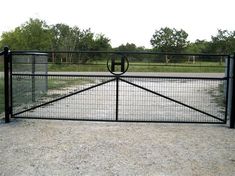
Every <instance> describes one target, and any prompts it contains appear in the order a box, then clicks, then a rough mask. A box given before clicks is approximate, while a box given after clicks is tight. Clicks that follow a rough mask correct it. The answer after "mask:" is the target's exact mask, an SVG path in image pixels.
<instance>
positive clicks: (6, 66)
mask: <svg viewBox="0 0 235 176" xmlns="http://www.w3.org/2000/svg"><path fill="white" fill-rule="evenodd" d="M4 95H5V123H9V122H10V106H9V103H10V100H9V98H10V96H9V48H8V47H4Z"/></svg>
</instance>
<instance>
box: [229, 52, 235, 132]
mask: <svg viewBox="0 0 235 176" xmlns="http://www.w3.org/2000/svg"><path fill="white" fill-rule="evenodd" d="M232 63H233V75H232V93H231V97H232V101H231V115H230V128H234V126H235V98H234V96H235V90H234V89H235V80H234V76H235V53H234V54H233V62H232Z"/></svg>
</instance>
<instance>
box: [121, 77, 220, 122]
mask: <svg viewBox="0 0 235 176" xmlns="http://www.w3.org/2000/svg"><path fill="white" fill-rule="evenodd" d="M120 80H121V81H123V82H125V83H127V84H130V85H132V86H135V87H138V88H140V89H143V90H145V91H147V92H150V93H153V94H155V95H158V96H160V97H162V98H165V99H167V100H170V101H173V102H175V103H177V104H180V105H182V106H185V107H187V108H189V109H192V110H195V111H198V112H200V113H202V114H204V115H207V116H210V117H212V118H214V119H217V120H219V121H222V122H224V120H223V119H220V118H218V117H216V116H214V115H211V114H209V113H206V112H204V111H201V110H200V109H197V108H195V107H192V106H189V105H187V104H185V103H182V102H180V101H177V100H175V99H172V98H169V97H167V96H165V95H162V94H160V93H157V92H155V91H152V90H150V89H147V88H145V87H142V86H140V85H137V84H134V83H132V82H129V81H126V80H124V79H121V78H120Z"/></svg>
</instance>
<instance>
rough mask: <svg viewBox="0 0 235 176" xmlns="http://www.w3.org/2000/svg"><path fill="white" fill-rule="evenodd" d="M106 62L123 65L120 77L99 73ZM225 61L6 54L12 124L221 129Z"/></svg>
mask: <svg viewBox="0 0 235 176" xmlns="http://www.w3.org/2000/svg"><path fill="white" fill-rule="evenodd" d="M113 55H117V57H122V56H125V57H126V58H128V60H129V70H128V72H127V73H126V74H124V75H122V76H117V75H116V76H115V75H112V74H110V73H108V72H107V60H109V59H110V58H113ZM227 59H228V57H226V56H225V55H187V54H185V55H183V54H182V55H179V54H176V55H173V54H170V55H169V54H158V53H127V52H125V53H122V52H120V53H113V52H103V53H100V52H98V53H94V52H64V53H63V52H47V53H45V52H43V53H35V52H34V53H28V52H20V53H17V52H13V53H12V76H11V81H12V110H13V112H12V113H13V117H18V118H19V117H21V118H46V119H71V120H78V119H79V120H111V121H117V120H118V121H154V122H155V121H156V122H197V123H225V121H226V115H227V108H226V107H227V98H228V95H227V85H228V82H227V81H228V78H227V76H226V74H225V73H226V72H227V71H226V68H227V61H228V60H227ZM120 68H121V66H119V65H117V68H115V69H116V70H120Z"/></svg>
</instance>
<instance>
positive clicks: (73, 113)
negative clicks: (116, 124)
mask: <svg viewBox="0 0 235 176" xmlns="http://www.w3.org/2000/svg"><path fill="white" fill-rule="evenodd" d="M38 79H43V76H38V78H37V80H38ZM115 88H116V87H115V82H113V78H109V77H79V76H78V77H74V76H66V77H65V76H48V91H47V92H46V93H45V94H41V96H40V97H38V98H37V99H36V100H35V102H34V103H27V104H24V105H23V106H22V104H21V106H19V107H18V108H17V107H14V109H13V111H14V113H18V112H20V111H22V110H24V109H30V108H33V109H32V110H30V111H27V112H24V113H22V114H19V115H16V117H36V118H56V119H86V120H114V119H115V103H116V100H115ZM28 93H30V90H29V92H28ZM13 101H14V99H13ZM50 102H51V103H50ZM43 104H45V105H43ZM38 105H43V106H40V107H38V108H35V109H34V107H37V106H38Z"/></svg>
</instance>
